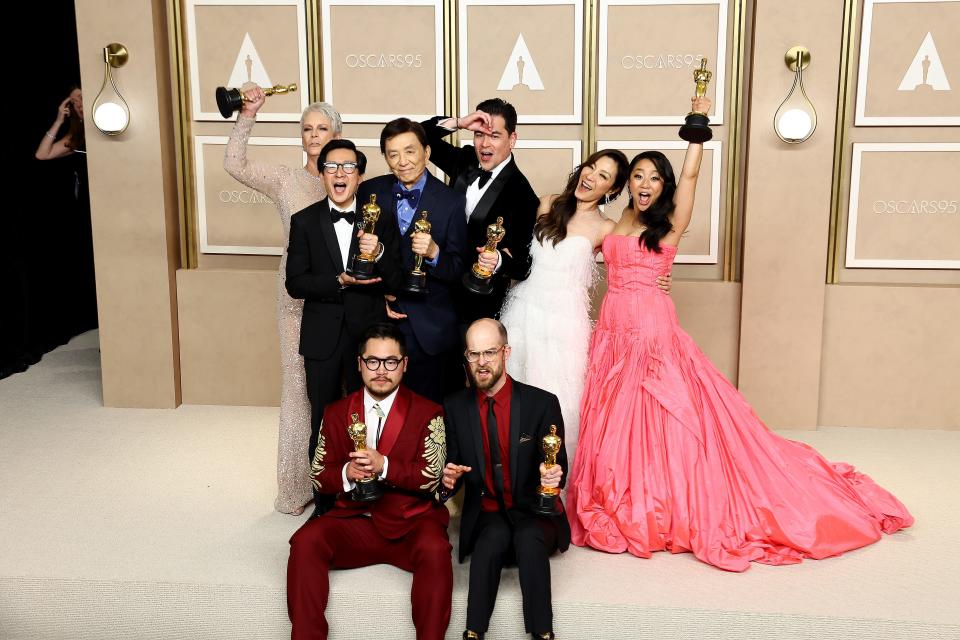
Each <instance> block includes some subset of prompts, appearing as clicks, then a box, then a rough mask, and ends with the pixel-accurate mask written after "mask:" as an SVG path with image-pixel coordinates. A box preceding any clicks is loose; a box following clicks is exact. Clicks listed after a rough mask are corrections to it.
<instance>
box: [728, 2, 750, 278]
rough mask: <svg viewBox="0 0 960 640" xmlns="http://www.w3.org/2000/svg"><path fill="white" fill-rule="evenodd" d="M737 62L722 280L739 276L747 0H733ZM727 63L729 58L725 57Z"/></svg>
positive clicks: (733, 77)
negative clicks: (738, 232)
mask: <svg viewBox="0 0 960 640" xmlns="http://www.w3.org/2000/svg"><path fill="white" fill-rule="evenodd" d="M731 4H732V5H733V21H732V22H733V38H732V39H733V46H734V56H735V57H734V62H733V65H732V68H731V70H730V79H729V80H728V86H729V87H730V88H731V91H730V100H729V103H730V107H729V109H730V111H729V113H730V118H729V122H730V124H729V125H728V129H727V157H726V161H727V183H726V190H727V193H726V199H725V207H724V213H725V221H724V222H725V223H726V224H725V225H724V230H723V280H724V282H733V281H736V279H737V264H738V259H739V256H738V249H739V248H740V247H739V243H738V242H737V240H738V237H737V221H738V219H739V217H740V215H739V214H740V175H741V162H740V160H741V157H740V156H741V153H742V144H743V135H742V131H743V118H744V110H743V87H744V82H743V70H744V57H745V55H746V53H745V52H746V26H745V25H746V17H747V11H746V0H733V2H732V3H731ZM724 64H726V61H724Z"/></svg>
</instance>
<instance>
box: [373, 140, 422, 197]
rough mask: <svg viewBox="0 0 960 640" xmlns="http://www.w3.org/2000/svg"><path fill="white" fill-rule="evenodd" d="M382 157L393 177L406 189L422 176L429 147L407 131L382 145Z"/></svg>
mask: <svg viewBox="0 0 960 640" xmlns="http://www.w3.org/2000/svg"><path fill="white" fill-rule="evenodd" d="M384 156H385V157H386V160H387V166H389V167H390V171H391V172H393V175H395V176H397V180H399V181H400V182H401V183H402V184H403V185H404V186H405V187H407V188H408V189H409V188H411V187H413V185H415V184H416V183H417V180H419V179H420V176H422V175H423V172H424V171H425V170H426V168H427V161H428V160H429V159H430V147H429V146H427V147H425V146H423V145H422V144H420V140H418V139H417V135H416V134H415V133H413V132H412V131H407V132H405V133H401V134H398V135H395V136H393V137H392V138H388V139H387V140H386V142H385V143H384Z"/></svg>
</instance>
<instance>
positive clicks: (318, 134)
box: [300, 111, 340, 158]
mask: <svg viewBox="0 0 960 640" xmlns="http://www.w3.org/2000/svg"><path fill="white" fill-rule="evenodd" d="M300 136H301V138H302V139H303V150H304V151H306V152H307V156H308V157H310V158H316V157H317V156H318V155H320V150H321V149H323V145H325V144H327V143H328V142H330V141H331V140H333V139H334V138H339V137H340V135H339V134H334V133H333V125H332V124H330V118H328V117H327V116H325V115H323V114H322V113H319V112H317V111H309V112H307V115H305V116H304V118H303V129H301V131H300Z"/></svg>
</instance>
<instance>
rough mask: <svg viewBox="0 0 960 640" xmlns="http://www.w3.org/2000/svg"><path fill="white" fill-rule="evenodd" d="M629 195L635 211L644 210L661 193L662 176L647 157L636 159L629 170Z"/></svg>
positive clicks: (654, 201) (650, 205)
mask: <svg viewBox="0 0 960 640" xmlns="http://www.w3.org/2000/svg"><path fill="white" fill-rule="evenodd" d="M629 184H630V196H631V197H632V198H633V206H634V208H635V209H636V210H637V211H646V210H647V209H649V208H650V207H652V206H653V205H654V203H656V201H657V200H658V199H659V198H660V194H662V193H663V177H662V176H661V175H660V172H659V171H657V165H655V164H654V163H653V161H652V160H649V159H648V158H643V159H642V160H640V161H638V162H637V163H636V164H635V165H634V166H633V169H632V170H631V171H630V181H629Z"/></svg>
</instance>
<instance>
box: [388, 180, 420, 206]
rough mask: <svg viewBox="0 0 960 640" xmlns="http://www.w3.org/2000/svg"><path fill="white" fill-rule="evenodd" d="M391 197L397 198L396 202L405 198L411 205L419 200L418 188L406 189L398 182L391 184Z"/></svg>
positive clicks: (414, 204)
mask: <svg viewBox="0 0 960 640" xmlns="http://www.w3.org/2000/svg"><path fill="white" fill-rule="evenodd" d="M393 197H394V198H396V199H397V202H400V201H401V200H406V201H407V202H409V203H410V205H411V206H416V204H417V202H418V201H419V200H420V189H410V190H409V191H408V190H406V189H404V188H403V187H401V186H400V184H399V183H398V184H395V185H393Z"/></svg>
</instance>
